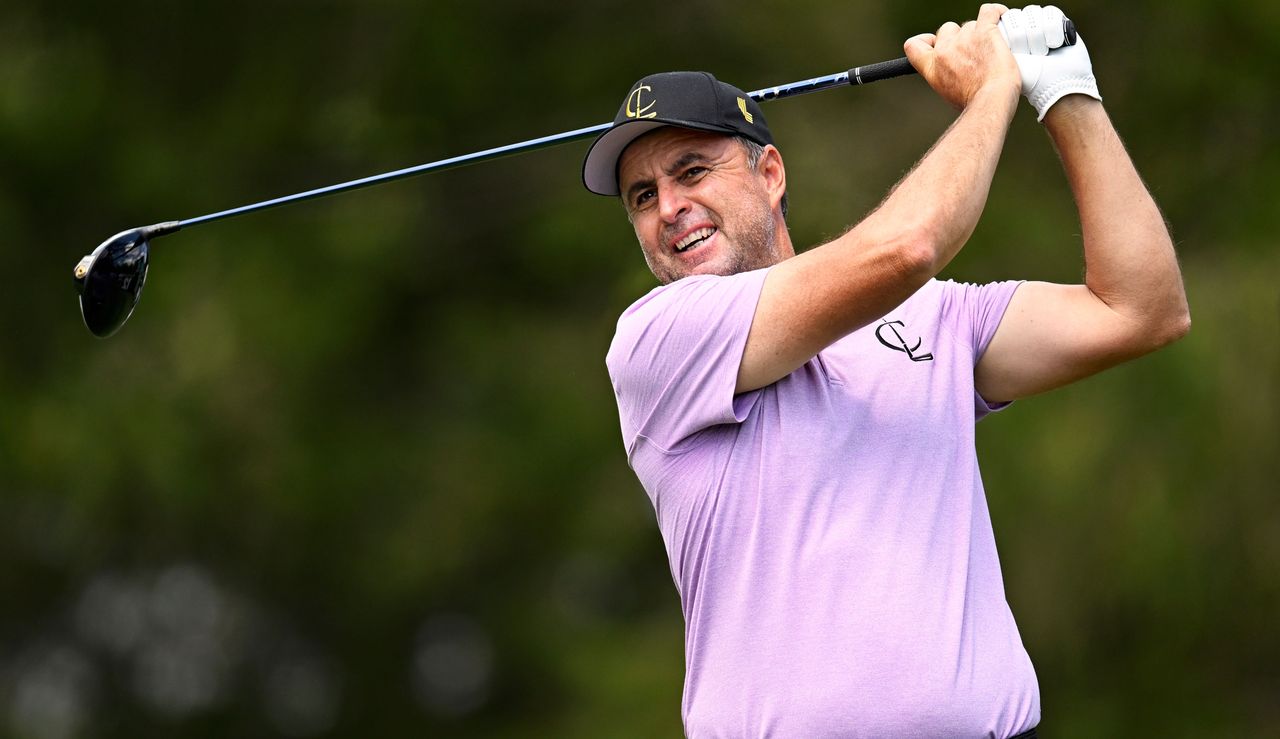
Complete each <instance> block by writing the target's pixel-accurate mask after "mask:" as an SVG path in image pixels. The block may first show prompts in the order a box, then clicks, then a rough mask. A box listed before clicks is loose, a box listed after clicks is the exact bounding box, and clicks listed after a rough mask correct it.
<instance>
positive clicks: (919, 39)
mask: <svg viewBox="0 0 1280 739" xmlns="http://www.w3.org/2000/svg"><path fill="white" fill-rule="evenodd" d="M937 41H938V37H937V35H935V34H932V33H921V34H917V35H915V36H912V37H911V38H909V39H907V41H906V43H904V44H903V45H902V50H903V51H905V52H906V53H907V59H908V60H909V61H910V62H911V66H913V67H915V68H916V71H917V72H919V73H920V75H921V76H923V77H925V78H928V75H929V72H931V71H933V59H934V55H935V54H937V52H936V51H934V50H933V45H934V44H935V43H937Z"/></svg>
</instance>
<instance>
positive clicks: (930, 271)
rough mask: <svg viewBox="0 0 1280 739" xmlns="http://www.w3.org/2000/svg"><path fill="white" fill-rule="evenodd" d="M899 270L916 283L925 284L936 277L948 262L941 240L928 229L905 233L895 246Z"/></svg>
mask: <svg viewBox="0 0 1280 739" xmlns="http://www.w3.org/2000/svg"><path fill="white" fill-rule="evenodd" d="M893 248H894V255H895V257H896V261H897V263H898V268H899V269H900V270H901V272H902V274H903V275H904V276H905V277H907V278H908V279H911V280H913V281H915V282H918V283H920V284H924V283H925V282H928V281H929V280H930V279H932V278H933V277H935V276H936V275H937V274H938V273H939V272H941V271H942V268H943V267H945V266H946V262H945V261H944V260H943V259H942V253H943V250H942V249H941V248H940V247H939V239H938V238H937V236H936V235H935V234H932V233H930V232H929V231H928V230H927V229H914V230H910V231H907V232H905V233H903V234H902V235H901V236H900V237H899V239H897V240H896V243H895V244H894V246H893Z"/></svg>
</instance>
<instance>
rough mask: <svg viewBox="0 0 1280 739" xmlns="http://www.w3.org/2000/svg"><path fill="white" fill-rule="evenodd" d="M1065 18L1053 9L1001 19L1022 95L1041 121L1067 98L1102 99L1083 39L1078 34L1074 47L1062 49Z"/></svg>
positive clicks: (1015, 10) (1030, 7) (1024, 11)
mask: <svg viewBox="0 0 1280 739" xmlns="http://www.w3.org/2000/svg"><path fill="white" fill-rule="evenodd" d="M1063 17H1064V16H1063V15H1062V11H1061V10H1059V9H1058V8H1056V7H1054V6H1052V5H1046V6H1044V7H1043V8H1042V7H1040V6H1039V5H1028V6H1026V7H1025V8H1022V9H1018V8H1012V9H1010V10H1008V11H1005V13H1004V15H1002V16H1000V33H1001V34H1003V35H1004V40H1005V41H1006V42H1008V44H1009V49H1010V50H1011V51H1013V58H1014V59H1015V60H1016V61H1017V62H1018V71H1019V72H1021V73H1022V94H1023V95H1024V96H1026V98H1027V101H1028V102H1030V103H1031V106H1032V107H1033V108H1035V109H1036V120H1038V121H1043V120H1044V116H1045V114H1046V113H1048V112H1049V108H1051V107H1053V104H1054V103H1056V102H1058V100H1060V99H1062V97H1064V96H1066V95H1070V94H1072V93H1082V94H1084V95H1088V96H1089V97H1092V98H1095V99H1097V100H1101V99H1102V95H1101V94H1100V93H1099V92H1098V81H1097V80H1096V79H1094V76H1093V63H1092V62H1090V61H1089V50H1088V49H1086V48H1085V45H1084V39H1083V38H1080V36H1079V35H1078V34H1077V36H1076V43H1075V45H1074V46H1064V45H1063V44H1064V43H1065V41H1066V34H1065V33H1064V32H1063V27H1062V21H1063Z"/></svg>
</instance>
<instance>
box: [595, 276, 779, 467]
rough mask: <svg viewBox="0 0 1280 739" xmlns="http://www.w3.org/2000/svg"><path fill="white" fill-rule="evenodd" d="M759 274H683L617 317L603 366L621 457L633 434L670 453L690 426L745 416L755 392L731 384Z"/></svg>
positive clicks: (734, 420)
mask: <svg viewBox="0 0 1280 739" xmlns="http://www.w3.org/2000/svg"><path fill="white" fill-rule="evenodd" d="M767 275H768V269H762V270H755V271H752V272H743V273H740V274H736V275H731V276H727V277H719V276H711V275H708V276H694V277H686V278H684V279H682V280H678V281H676V282H673V283H671V284H670V285H666V286H663V287H660V288H657V289H655V290H653V291H652V292H650V293H649V294H648V295H646V296H645V297H643V298H641V299H640V300H638V301H636V302H635V303H634V304H633V305H632V306H631V307H630V308H628V309H627V310H626V312H625V313H623V314H622V317H621V318H620V319H619V320H618V329H617V333H615V334H614V337H613V343H612V344H611V345H610V347H609V354H608V356H607V357H606V360H605V363H606V365H607V366H608V369H609V378H610V380H611V382H612V384H613V391H614V395H615V396H616V397H617V400H618V415H619V418H620V420H621V424H622V436H623V442H624V444H625V445H626V447H627V455H628V457H630V456H631V454H632V452H633V451H634V448H635V444H636V441H637V439H639V438H641V437H643V438H644V439H646V440H648V441H649V442H651V443H653V444H656V445H657V446H658V447H660V448H661V449H662V450H663V451H667V452H671V451H678V447H679V446H680V444H681V442H683V441H685V440H686V439H688V438H689V437H690V436H692V435H693V434H695V433H697V432H698V431H701V430H703V429H706V428H709V427H711V426H716V425H720V424H726V423H741V422H742V421H743V420H744V419H745V418H746V416H747V414H748V413H749V412H750V410H751V407H752V406H753V405H754V403H755V400H756V398H757V397H758V396H759V391H753V392H750V393H743V394H742V395H739V396H736V397H735V395H734V389H735V388H736V386H737V381H738V369H739V367H740V365H741V363H742V352H743V349H744V348H745V347H746V343H747V335H748V333H749V332H750V330H751V321H752V319H753V318H754V317H755V309H756V304H757V302H758V301H759V298H760V290H761V287H762V286H763V285H764V279H765V277H766V276H767Z"/></svg>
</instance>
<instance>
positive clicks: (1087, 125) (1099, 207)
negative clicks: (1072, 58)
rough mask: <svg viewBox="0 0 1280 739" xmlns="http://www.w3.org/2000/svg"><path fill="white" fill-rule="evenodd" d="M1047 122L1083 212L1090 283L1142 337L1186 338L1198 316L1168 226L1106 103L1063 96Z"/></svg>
mask: <svg viewBox="0 0 1280 739" xmlns="http://www.w3.org/2000/svg"><path fill="white" fill-rule="evenodd" d="M1045 126H1046V128H1047V129H1048V131H1049V135H1050V136H1051V137H1052V139H1053V143H1054V146H1055V147H1056V148H1057V150H1058V154H1059V156H1060V157H1061V158H1062V164H1063V168H1064V169H1065V171H1066V175H1067V180H1068V181H1069V183H1070V185H1071V190H1072V193H1073V194H1074V196H1075V200H1076V206H1077V208H1078V209H1079V212H1080V224H1081V229H1082V233H1083V240H1084V258H1085V284H1086V286H1087V287H1088V288H1089V290H1090V291H1091V292H1092V293H1093V294H1094V295H1096V296H1097V297H1098V299H1100V300H1101V301H1102V302H1104V303H1106V305H1107V306H1108V307H1110V308H1111V310H1112V311H1114V312H1115V313H1116V314H1117V315H1118V316H1119V317H1120V318H1121V319H1123V320H1124V321H1125V322H1126V323H1128V324H1129V325H1130V326H1131V327H1132V329H1133V330H1134V332H1135V335H1141V336H1146V337H1151V338H1152V339H1154V340H1156V342H1157V343H1167V341H1170V340H1172V339H1174V338H1177V337H1178V336H1180V335H1182V334H1183V333H1185V331H1186V328H1187V326H1188V325H1189V320H1190V319H1189V315H1188V309H1187V299H1186V293H1185V292H1184V289H1183V285H1182V275H1181V273H1180V271H1179V269H1178V261H1177V257H1176V255H1175V254H1174V250H1173V243H1172V240H1171V239H1170V237H1169V231H1168V228H1167V226H1166V225H1165V221H1164V218H1163V216H1161V214H1160V211H1159V208H1158V207H1157V206H1156V204H1155V201H1154V200H1153V199H1152V197H1151V194H1150V193H1149V192H1148V191H1147V188H1146V186H1145V185H1144V184H1143V182H1142V179H1141V178H1140V177H1139V176H1138V172H1137V170H1136V169H1135V168H1134V165H1133V162H1132V160H1130V158H1129V155H1128V153H1127V152H1126V151H1125V148H1124V144H1123V143H1122V142H1121V141H1120V137H1119V135H1118V134H1117V133H1116V130H1115V128H1114V127H1113V126H1112V125H1111V121H1110V119H1109V118H1108V117H1107V114H1106V111H1105V110H1104V109H1103V107H1102V104H1101V103H1100V102H1098V101H1096V100H1093V99H1090V98H1086V97H1083V96H1079V95H1074V96H1069V97H1066V98H1063V99H1062V100H1061V101H1059V102H1058V103H1057V104H1056V105H1054V107H1053V108H1051V109H1050V111H1049V113H1048V115H1047V116H1046V117H1045Z"/></svg>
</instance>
